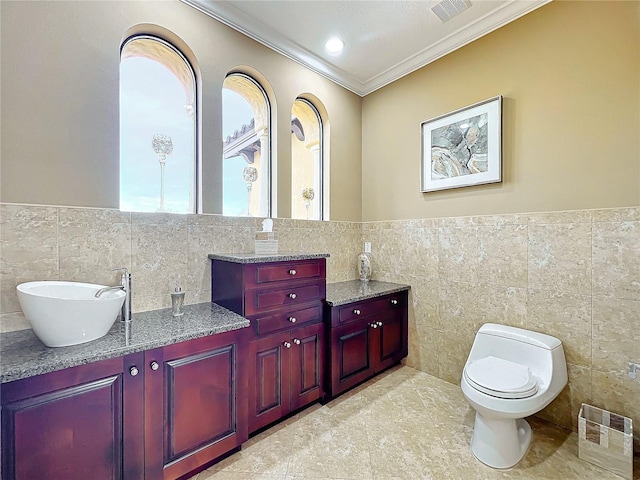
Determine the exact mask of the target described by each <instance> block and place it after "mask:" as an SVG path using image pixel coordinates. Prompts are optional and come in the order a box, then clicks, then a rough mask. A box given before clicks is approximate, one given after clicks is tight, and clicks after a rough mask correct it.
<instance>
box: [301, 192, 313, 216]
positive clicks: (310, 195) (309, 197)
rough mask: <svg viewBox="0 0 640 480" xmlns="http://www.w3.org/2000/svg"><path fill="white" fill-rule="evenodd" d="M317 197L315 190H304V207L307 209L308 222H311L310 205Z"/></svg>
mask: <svg viewBox="0 0 640 480" xmlns="http://www.w3.org/2000/svg"><path fill="white" fill-rule="evenodd" d="M315 196H316V194H315V192H314V191H313V188H303V189H302V199H303V200H304V206H305V208H306V209H307V220H309V205H311V200H313V198H314V197H315Z"/></svg>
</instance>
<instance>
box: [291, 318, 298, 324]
mask: <svg viewBox="0 0 640 480" xmlns="http://www.w3.org/2000/svg"><path fill="white" fill-rule="evenodd" d="M289 321H290V322H291V323H296V322H297V321H298V319H297V318H296V317H289Z"/></svg>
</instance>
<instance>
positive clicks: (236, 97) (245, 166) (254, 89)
mask: <svg viewBox="0 0 640 480" xmlns="http://www.w3.org/2000/svg"><path fill="white" fill-rule="evenodd" d="M269 119H270V111H269V102H268V100H267V95H266V93H265V91H264V89H263V88H262V87H261V86H260V84H259V83H258V82H257V81H255V80H254V79H253V78H251V77H250V76H248V75H245V74H242V73H232V74H230V75H228V76H227V78H226V79H225V80H224V84H223V88H222V135H223V141H224V144H223V154H222V156H223V161H222V164H223V165H222V191H223V194H222V197H223V200H222V213H223V214H224V215H233V216H251V217H270V216H271V202H270V199H271V129H270V125H269Z"/></svg>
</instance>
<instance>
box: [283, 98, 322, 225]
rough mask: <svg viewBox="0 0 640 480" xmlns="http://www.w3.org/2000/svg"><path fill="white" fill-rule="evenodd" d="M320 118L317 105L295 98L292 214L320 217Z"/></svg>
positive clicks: (292, 149) (292, 138) (295, 215)
mask: <svg viewBox="0 0 640 480" xmlns="http://www.w3.org/2000/svg"><path fill="white" fill-rule="evenodd" d="M322 179H323V155H322V121H321V119H320V114H319V113H318V109H317V108H316V107H315V106H314V105H313V104H312V103H311V102H310V101H308V100H306V99H304V98H297V99H296V101H295V102H294V103H293V108H292V110H291V218H299V219H307V220H322V219H323V212H322V206H323V198H322V197H323V185H322V183H323V182H322Z"/></svg>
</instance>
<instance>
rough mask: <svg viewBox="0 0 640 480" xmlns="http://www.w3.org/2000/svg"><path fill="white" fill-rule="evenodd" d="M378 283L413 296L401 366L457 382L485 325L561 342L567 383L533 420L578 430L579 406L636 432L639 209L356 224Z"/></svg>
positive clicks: (639, 421) (639, 408) (639, 410)
mask: <svg viewBox="0 0 640 480" xmlns="http://www.w3.org/2000/svg"><path fill="white" fill-rule="evenodd" d="M363 240H365V241H370V242H372V248H373V259H374V265H373V269H374V273H373V277H374V278H376V279H379V280H387V281H395V282H400V283H407V284H410V285H411V286H412V289H411V294H410V295H411V298H412V302H411V308H412V311H411V312H410V316H409V317H410V330H409V335H410V347H409V352H410V354H409V357H408V359H407V364H408V365H410V366H413V367H415V368H417V369H419V370H422V371H424V372H427V373H430V374H432V375H435V376H437V377H439V378H442V379H444V380H447V381H449V382H451V383H456V384H457V383H459V381H460V377H461V373H462V368H463V367H464V363H465V361H466V358H467V355H468V353H469V349H470V348H471V344H472V342H473V339H474V336H475V332H476V331H477V329H478V328H479V327H480V325H482V324H483V323H485V322H493V323H500V324H506V325H513V326H517V327H522V328H527V329H530V330H535V331H540V332H544V333H548V334H550V335H553V336H556V337H558V338H559V339H560V340H562V342H563V344H564V349H565V355H566V359H567V363H568V371H569V384H568V386H567V387H566V388H565V390H564V391H563V392H562V393H561V395H560V396H559V398H558V399H557V400H556V401H554V402H553V403H552V404H551V405H550V406H549V407H547V408H546V409H545V410H544V411H543V412H541V413H540V416H541V417H543V418H546V419H548V420H551V421H553V422H554V423H558V424H560V425H564V426H567V427H572V428H577V416H578V411H579V409H580V405H581V403H582V402H584V403H590V404H593V405H597V406H599V407H601V408H605V409H608V410H611V411H614V412H617V413H621V414H623V415H625V416H629V417H631V418H633V420H634V423H635V424H636V429H635V432H636V449H638V447H639V446H640V443H639V442H638V438H639V435H638V433H640V379H638V380H631V379H630V378H629V377H628V376H627V371H628V366H627V362H628V361H634V362H640V208H622V209H608V210H581V211H567V212H553V213H540V214H535V213H534V214H519V215H498V216H479V217H460V218H440V219H426V220H406V221H394V222H373V223H365V224H363Z"/></svg>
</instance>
